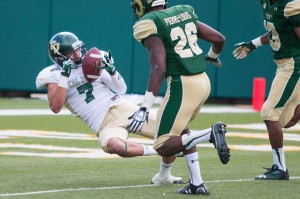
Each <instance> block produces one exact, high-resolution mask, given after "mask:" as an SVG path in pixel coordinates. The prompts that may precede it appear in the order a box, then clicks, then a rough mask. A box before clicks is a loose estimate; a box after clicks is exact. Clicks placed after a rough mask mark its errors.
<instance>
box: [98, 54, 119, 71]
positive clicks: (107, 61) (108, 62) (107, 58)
mask: <svg viewBox="0 0 300 199" xmlns="http://www.w3.org/2000/svg"><path fill="white" fill-rule="evenodd" d="M102 64H103V65H102V66H100V68H101V69H105V70H106V71H107V72H108V73H109V74H110V75H111V76H113V75H114V74H116V71H117V70H116V67H115V66H114V64H113V60H112V58H111V52H110V51H108V55H104V58H103V59H102Z"/></svg>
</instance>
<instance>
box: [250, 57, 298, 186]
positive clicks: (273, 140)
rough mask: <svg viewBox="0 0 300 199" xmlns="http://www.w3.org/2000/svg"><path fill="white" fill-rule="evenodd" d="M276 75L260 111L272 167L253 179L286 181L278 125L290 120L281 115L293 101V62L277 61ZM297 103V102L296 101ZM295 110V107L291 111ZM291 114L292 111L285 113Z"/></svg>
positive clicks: (294, 78) (294, 79)
mask: <svg viewBox="0 0 300 199" xmlns="http://www.w3.org/2000/svg"><path fill="white" fill-rule="evenodd" d="M276 64H277V73H276V76H275V78H274V80H273V82H272V86H271V90H270V93H269V96H268V98H267V100H266V102H265V103H264V105H263V107H262V111H261V117H262V119H263V120H264V122H265V124H266V127H267V130H268V135H269V140H270V144H271V147H272V154H273V165H272V167H271V168H270V169H268V171H267V172H266V173H264V174H262V175H259V176H257V177H256V178H255V179H259V180H260V179H263V180H264V179H270V180H273V179H276V180H278V179H279V180H280V179H288V178H289V177H288V171H287V169H286V164H285V155H284V147H283V131H282V126H281V124H280V121H279V120H280V117H281V118H292V115H291V116H287V115H286V116H285V117H282V113H283V111H284V110H285V109H286V108H289V106H287V105H288V104H289V102H292V101H293V98H294V97H295V94H293V91H294V89H295V88H296V87H297V83H298V79H299V74H297V73H296V72H294V60H293V59H292V58H290V59H282V60H277V61H276ZM297 101H298V100H297ZM290 110H295V106H293V108H292V109H290ZM286 113H291V114H293V111H286Z"/></svg>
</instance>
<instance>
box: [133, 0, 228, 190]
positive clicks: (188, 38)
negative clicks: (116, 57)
mask: <svg viewBox="0 0 300 199" xmlns="http://www.w3.org/2000/svg"><path fill="white" fill-rule="evenodd" d="M166 5H167V1H165V0H132V8H133V10H134V13H135V15H136V16H137V18H138V21H137V22H136V24H135V25H134V27H133V29H134V37H135V39H136V40H137V41H139V42H141V43H142V44H143V45H144V47H145V48H146V49H147V50H148V53H149V59H150V65H151V71H150V77H149V82H148V87H147V91H146V94H145V97H144V101H143V103H142V106H141V108H140V110H139V111H137V112H136V113H134V114H133V115H132V116H131V117H129V125H128V129H129V130H130V131H131V132H133V133H134V132H136V131H139V130H140V129H141V128H142V126H143V124H144V122H145V121H147V117H148V112H149V109H150V108H151V106H152V104H153V102H154V99H155V96H157V95H158V92H159V89H160V87H161V84H162V82H163V80H164V78H166V81H167V84H168V88H167V91H166V94H165V96H164V99H163V102H162V103H161V105H160V108H159V111H158V115H157V121H158V124H157V132H156V133H157V135H156V140H155V144H154V148H155V149H156V151H157V152H158V154H159V155H161V156H163V157H170V156H173V155H174V154H177V153H179V152H183V153H184V154H185V159H186V162H187V165H188V169H189V173H190V181H189V185H188V186H186V187H185V188H182V189H179V190H177V193H179V194H202V195H209V191H208V190H207V188H206V186H205V184H204V182H203V180H202V178H201V173H200V165H199V161H198V152H197V148H196V145H197V144H198V143H200V142H208V141H210V142H211V143H213V144H214V145H215V147H216V148H217V151H218V155H219V158H220V160H221V162H222V163H223V164H227V162H228V161H229V157H230V152H229V148H228V146H227V144H226V141H225V133H226V128H225V127H226V125H225V124H223V123H222V122H218V123H216V124H214V125H213V126H212V127H210V128H208V129H205V130H202V131H198V132H190V131H189V128H188V127H189V124H190V122H191V121H192V120H193V119H194V118H195V117H196V116H197V115H198V113H199V111H200V109H201V107H202V105H203V104H204V102H205V101H206V99H207V98H208V96H209V94H210V81H209V78H208V76H207V75H206V73H205V69H206V61H208V62H212V63H213V64H215V65H216V66H218V67H219V66H221V62H220V60H219V58H218V57H219V55H220V53H221V52H222V50H223V47H224V43H225V37H224V36H223V35H222V34H220V33H219V32H217V31H216V30H214V29H213V28H211V27H209V26H208V25H206V24H204V23H201V22H199V21H198V18H197V16H196V14H195V13H194V10H193V8H192V7H191V6H188V5H179V6H174V7H171V8H168V9H166ZM198 39H203V40H205V41H208V42H210V43H211V44H212V46H211V48H210V50H209V52H208V54H207V55H206V56H205V55H204V53H203V51H202V49H201V48H200V47H199V46H198V43H197V42H198ZM165 164H166V163H165ZM166 166H167V164H166ZM155 177H156V176H155ZM155 177H154V178H155Z"/></svg>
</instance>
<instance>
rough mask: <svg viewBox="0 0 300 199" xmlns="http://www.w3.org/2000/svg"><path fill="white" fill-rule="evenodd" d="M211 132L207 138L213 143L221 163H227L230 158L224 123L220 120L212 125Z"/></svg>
mask: <svg viewBox="0 0 300 199" xmlns="http://www.w3.org/2000/svg"><path fill="white" fill-rule="evenodd" d="M211 128H212V134H211V138H210V140H209V142H210V143H213V144H214V146H215V148H216V149H217V151H218V155H219V158H220V160H221V162H222V163H223V164H227V163H228V161H229V160H230V149H229V148H228V146H227V144H226V141H225V133H226V129H225V128H226V125H225V124H224V123H222V122H218V123H216V124H214V125H213V126H212V127H211Z"/></svg>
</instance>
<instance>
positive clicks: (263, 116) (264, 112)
mask: <svg viewBox="0 0 300 199" xmlns="http://www.w3.org/2000/svg"><path fill="white" fill-rule="evenodd" d="M269 115H270V110H269V109H267V108H266V107H264V106H263V107H262V109H261V112H260V117H261V119H262V120H268V119H269V118H268V117H269Z"/></svg>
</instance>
